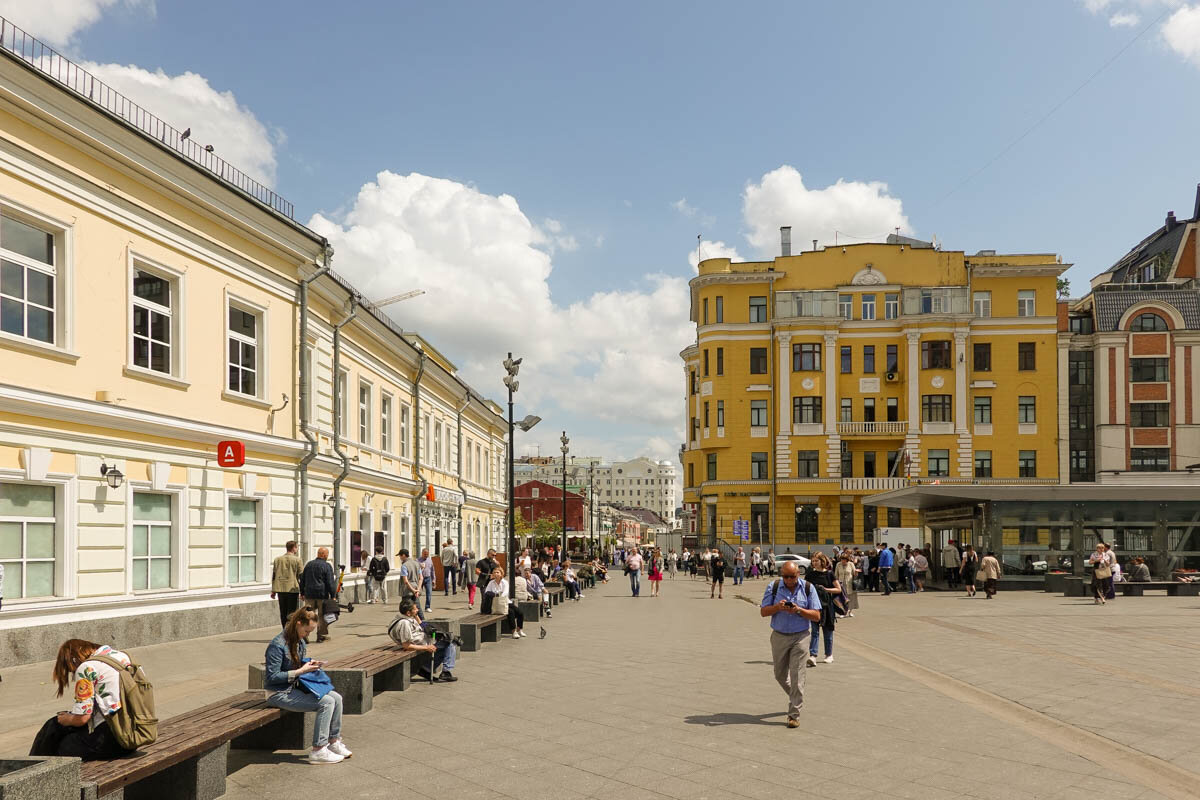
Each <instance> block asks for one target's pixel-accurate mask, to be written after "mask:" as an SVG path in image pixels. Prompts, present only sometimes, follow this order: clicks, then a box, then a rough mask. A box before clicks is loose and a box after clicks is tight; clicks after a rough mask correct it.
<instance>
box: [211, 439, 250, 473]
mask: <svg viewBox="0 0 1200 800" xmlns="http://www.w3.org/2000/svg"><path fill="white" fill-rule="evenodd" d="M217 463H218V464H219V465H221V466H222V467H240V466H242V465H243V464H245V463H246V445H245V443H244V442H238V441H233V440H229V441H224V442H217Z"/></svg>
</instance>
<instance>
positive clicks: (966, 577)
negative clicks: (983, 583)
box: [959, 545, 979, 597]
mask: <svg viewBox="0 0 1200 800" xmlns="http://www.w3.org/2000/svg"><path fill="white" fill-rule="evenodd" d="M978 571H979V558H978V557H977V556H976V555H975V548H974V547H972V546H971V545H967V546H966V548H965V549H963V554H962V567H961V569H960V570H959V572H960V575H961V576H962V582H963V588H964V589H966V590H967V597H974V596H975V573H976V572H978Z"/></svg>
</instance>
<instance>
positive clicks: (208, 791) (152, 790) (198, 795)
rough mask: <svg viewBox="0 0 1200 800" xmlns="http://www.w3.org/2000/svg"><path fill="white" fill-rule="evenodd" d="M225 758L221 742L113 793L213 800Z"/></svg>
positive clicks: (135, 798) (127, 798) (136, 798)
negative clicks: (210, 748)
mask: <svg viewBox="0 0 1200 800" xmlns="http://www.w3.org/2000/svg"><path fill="white" fill-rule="evenodd" d="M296 716H312V715H296ZM260 730H263V729H260ZM278 746H279V745H276V747H278ZM305 746H306V747H307V746H308V744H307V743H306V745H305ZM289 749H290V748H289ZM228 761H229V742H225V743H223V744H221V745H218V746H217V747H214V748H213V749H212V750H209V751H208V752H207V753H202V754H201V755H198V756H195V757H193V758H189V759H188V760H187V761H183V762H181V763H179V764H176V765H175V766H173V767H169V768H167V769H165V770H163V771H162V772H158V773H156V774H154V775H151V776H150V777H148V778H143V779H142V780H140V781H138V782H137V783H135V784H132V785H130V786H126V787H125V789H124V790H123V791H122V790H118V792H119V794H118V795H117V796H118V797H120V798H121V799H122V800H163V798H166V797H169V798H171V800H176V798H178V800H216V798H218V797H221V796H222V795H224V794H225V769H226V764H227V762H228ZM112 797H113V794H108V795H105V796H104V797H103V798H100V799H99V800H111V798H112Z"/></svg>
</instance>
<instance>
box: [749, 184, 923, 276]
mask: <svg viewBox="0 0 1200 800" xmlns="http://www.w3.org/2000/svg"><path fill="white" fill-rule="evenodd" d="M742 215H743V217H744V221H745V224H746V227H747V228H748V229H749V232H748V233H747V234H746V240H747V241H748V242H749V243H750V244H751V245H753V246H754V248H755V249H756V250H758V252H759V254H760V255H762V256H774V255H777V254H778V253H779V228H780V227H781V226H783V225H790V226H791V227H792V242H793V243H795V244H794V246H793V252H797V251H800V250H803V249H805V245H806V244H807V243H808V242H810V241H811V240H812V239H817V240H818V241H819V242H820V243H821V244H833V243H834V236H835V233H836V234H837V236H838V241H839V242H843V243H845V242H851V241H854V242H858V241H867V240H873V241H882V240H883V239H885V238H886V237H887V235H888V234H889V233H893V232H894V231H895V229H896V228H897V227H898V228H900V231H901V233H905V232H911V228H910V227H909V224H908V218H907V217H906V216H904V209H903V206H902V204H901V202H900V199H899V198H897V197H892V196H891V195H890V194H888V187H887V184H886V183H882V182H880V181H869V182H862V181H846V180H840V179H839V180H838V181H837V183H834V184H833V185H831V186H826V187H824V188H822V189H810V188H808V187H807V186H805V185H804V179H803V177H802V176H801V175H800V173H799V172H798V171H797V170H796V169H795V168H794V167H792V166H789V165H787V164H785V165H783V166H781V167H779V168H778V169H775V170H772V171H771V172H768V173H767V174H765V175H763V176H762V179H761V180H760V181H759V182H758V183H750V184H748V185H747V186H746V190H745V192H743V194H742Z"/></svg>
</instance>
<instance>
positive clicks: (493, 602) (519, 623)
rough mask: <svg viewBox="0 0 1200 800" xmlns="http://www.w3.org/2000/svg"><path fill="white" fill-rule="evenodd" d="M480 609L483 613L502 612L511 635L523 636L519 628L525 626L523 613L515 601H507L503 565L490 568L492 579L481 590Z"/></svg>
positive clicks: (523, 633) (506, 583)
mask: <svg viewBox="0 0 1200 800" xmlns="http://www.w3.org/2000/svg"><path fill="white" fill-rule="evenodd" d="M481 610H482V611H483V613H485V614H504V615H505V616H507V617H508V624H509V626H510V627H511V628H512V637H513V638H514V639H520V638H522V637H524V636H525V631H523V630H521V628H523V627H524V626H525V615H524V614H522V613H521V609H519V608H517V604H516V603H510V602H509V601H508V581H506V580H504V567H496V568H495V569H494V570H492V581H491V583H489V584H488V585H487V588H486V589H484V590H483V606H482V609H481Z"/></svg>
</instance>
